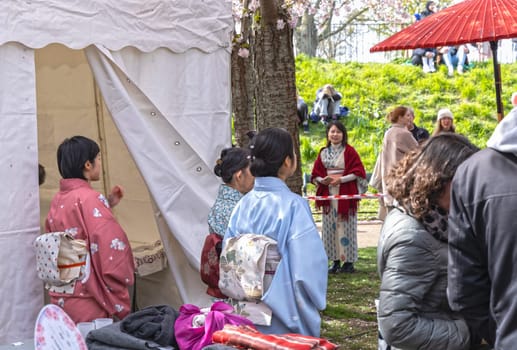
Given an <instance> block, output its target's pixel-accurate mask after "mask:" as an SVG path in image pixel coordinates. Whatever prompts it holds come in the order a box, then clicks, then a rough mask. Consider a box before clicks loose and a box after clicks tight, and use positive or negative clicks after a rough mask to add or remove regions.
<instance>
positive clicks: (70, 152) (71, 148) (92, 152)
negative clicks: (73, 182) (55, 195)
mask: <svg viewBox="0 0 517 350" xmlns="http://www.w3.org/2000/svg"><path fill="white" fill-rule="evenodd" d="M99 152H100V148H99V145H98V144H97V143H96V142H95V141H93V140H91V139H89V138H87V137H84V136H73V137H71V138H69V139H65V140H64V141H63V142H62V143H61V144H60V145H59V147H58V148H57V167H58V169H59V173H60V174H61V176H62V177H63V179H83V180H86V178H85V177H84V174H83V172H84V165H85V164H86V162H87V161H90V163H92V164H95V158H97V155H98V154H99Z"/></svg>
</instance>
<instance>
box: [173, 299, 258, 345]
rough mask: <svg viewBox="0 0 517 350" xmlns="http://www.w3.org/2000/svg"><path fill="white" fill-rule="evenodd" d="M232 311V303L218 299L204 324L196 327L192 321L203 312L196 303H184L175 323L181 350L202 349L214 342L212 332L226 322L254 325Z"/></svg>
mask: <svg viewBox="0 0 517 350" xmlns="http://www.w3.org/2000/svg"><path fill="white" fill-rule="evenodd" d="M232 312H233V307H232V306H231V305H228V304H226V303H225V302H222V301H217V302H215V303H213V304H212V307H211V308H210V311H209V312H208V313H207V314H206V318H205V324H204V326H201V327H195V326H193V325H192V321H193V320H194V318H195V317H196V316H198V315H203V312H202V311H201V309H200V308H199V307H197V306H196V305H192V304H185V305H182V306H181V307H180V309H179V313H180V315H179V316H178V318H177V319H176V322H175V323H174V330H175V336H176V342H177V343H178V346H179V348H180V350H201V349H202V348H203V347H205V346H206V345H210V344H212V334H213V333H214V332H215V331H218V330H221V329H223V328H224V325H225V324H232V325H237V326H238V325H242V324H244V325H248V326H251V327H254V326H253V323H252V322H251V321H250V320H248V319H247V318H245V317H243V316H240V315H235V314H232Z"/></svg>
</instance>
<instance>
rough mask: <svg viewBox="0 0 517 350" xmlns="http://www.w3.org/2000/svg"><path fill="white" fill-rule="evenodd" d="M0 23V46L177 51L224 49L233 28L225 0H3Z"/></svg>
mask: <svg viewBox="0 0 517 350" xmlns="http://www.w3.org/2000/svg"><path fill="white" fill-rule="evenodd" d="M0 23H2V30H1V31H0V44H4V43H6V42H9V41H15V42H19V43H22V44H24V45H26V46H28V47H31V48H41V47H44V46H46V45H48V44H51V43H60V44H63V45H65V46H67V47H70V48H72V49H82V48H85V47H86V46H88V45H92V44H97V45H102V46H105V47H107V48H108V49H110V50H120V49H122V48H124V47H126V46H131V47H135V48H137V49H138V50H140V51H144V52H150V51H153V50H155V49H157V48H159V47H163V48H168V49H169V50H171V51H173V52H176V53H181V52H185V51H187V50H189V49H192V48H195V49H198V50H201V51H203V52H206V53H209V52H214V51H216V50H219V49H220V48H225V49H226V50H229V48H230V32H231V30H232V26H231V25H229V24H231V23H232V17H231V1H229V0H219V1H213V0H206V1H203V0H145V1H142V0H88V1H85V0H66V1H65V0H30V1H20V0H2V1H0Z"/></svg>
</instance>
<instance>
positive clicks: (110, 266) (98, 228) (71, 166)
mask: <svg viewBox="0 0 517 350" xmlns="http://www.w3.org/2000/svg"><path fill="white" fill-rule="evenodd" d="M57 163H58V168H59V172H60V174H61V176H62V177H63V179H61V181H60V189H59V192H58V193H57V194H56V196H55V197H54V198H53V199H52V202H51V205H50V211H49V213H48V215H47V220H46V222H45V229H46V231H47V232H59V231H61V232H62V231H66V232H69V233H70V234H72V235H73V236H74V238H76V239H82V240H85V241H86V245H87V248H88V255H87V258H86V265H85V266H84V267H83V268H82V271H81V272H82V274H81V277H80V278H79V279H77V280H76V281H74V282H72V283H70V284H68V285H65V286H63V287H51V288H50V290H49V295H50V301H51V303H52V304H56V305H59V306H60V307H61V308H63V309H64V310H65V312H66V313H67V314H68V315H69V316H70V317H71V318H72V320H74V322H76V323H78V322H86V321H92V320H94V319H96V318H105V317H109V318H111V317H115V318H118V319H122V318H124V317H125V316H126V315H127V314H128V313H129V312H130V310H131V308H130V299H129V292H128V287H129V286H131V285H132V284H133V283H134V262H133V255H132V252H131V247H130V246H129V241H128V238H127V236H126V234H125V232H124V230H123V229H122V227H121V226H120V225H119V223H118V222H117V220H116V219H115V217H114V216H113V213H112V212H111V209H110V206H114V205H116V204H117V203H118V202H119V201H120V199H121V198H122V196H123V193H122V189H121V188H120V187H118V186H115V187H114V188H113V190H112V192H111V194H110V196H109V197H108V199H106V198H105V197H104V196H103V195H102V194H101V193H99V192H97V191H95V190H94V189H93V188H92V187H91V186H90V182H91V181H98V180H99V178H100V173H101V169H102V162H101V158H100V149H99V146H98V145H97V143H95V142H94V141H92V140H90V139H88V138H86V137H83V136H74V137H72V138H70V139H66V140H64V141H63V143H61V145H60V146H59V148H58V150H57Z"/></svg>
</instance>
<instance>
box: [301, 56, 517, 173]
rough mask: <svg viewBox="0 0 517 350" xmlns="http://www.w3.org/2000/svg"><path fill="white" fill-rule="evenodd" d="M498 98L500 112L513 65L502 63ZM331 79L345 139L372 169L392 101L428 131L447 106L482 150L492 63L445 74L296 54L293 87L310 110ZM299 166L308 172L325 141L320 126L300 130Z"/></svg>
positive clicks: (489, 119) (515, 80) (515, 77)
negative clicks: (342, 115)
mask: <svg viewBox="0 0 517 350" xmlns="http://www.w3.org/2000/svg"><path fill="white" fill-rule="evenodd" d="M501 76H502V101H503V106H504V111H505V113H508V112H509V111H510V109H511V107H512V106H511V104H510V96H511V95H512V92H513V91H514V90H513V87H514V86H516V85H517V64H501ZM327 83H331V84H333V85H334V86H335V88H336V89H337V90H338V91H339V92H340V93H341V94H342V95H343V99H342V103H341V104H342V105H344V106H347V107H348V108H349V109H350V114H349V116H348V117H347V118H346V119H345V120H344V124H345V126H346V128H347V131H348V139H349V143H350V144H351V145H352V146H353V147H354V148H355V149H356V150H357V152H358V153H359V155H360V156H361V159H362V161H363V164H364V166H365V168H366V171H367V172H371V171H372V169H373V166H374V165H375V160H376V158H377V155H378V153H379V150H380V147H381V144H382V138H383V135H384V132H385V131H386V129H387V128H388V127H389V124H388V122H387V121H386V119H385V116H386V114H387V113H388V112H389V111H390V110H391V109H392V108H393V107H395V106H397V105H406V106H411V107H413V109H414V110H415V115H416V120H415V121H416V123H417V125H418V126H421V127H424V128H426V129H427V130H428V131H429V132H431V131H432V130H433V128H434V124H435V121H436V114H437V112H438V110H439V109H440V108H444V107H447V108H450V109H451V110H452V112H453V114H454V124H455V125H456V130H457V132H458V133H461V134H464V135H466V136H467V137H468V138H469V139H470V140H471V141H472V142H473V143H474V144H476V145H477V146H479V147H482V148H484V147H485V145H486V141H487V140H488V138H489V137H490V135H491V134H492V132H493V130H494V128H495V126H496V124H497V118H496V106H495V88H494V75H493V67H492V62H490V61H488V62H483V63H477V64H476V65H475V66H473V67H471V68H470V69H469V70H468V71H467V72H466V73H465V74H464V75H461V76H460V75H455V76H454V77H453V78H448V77H447V69H446V67H445V66H443V65H441V66H439V69H438V72H436V73H434V74H424V73H423V72H422V69H421V68H420V67H415V66H412V65H408V64H400V63H386V64H380V63H356V62H349V63H338V62H334V61H327V60H323V59H319V58H307V57H304V56H303V55H300V56H297V57H296V86H297V89H298V91H299V93H300V95H301V96H302V97H303V98H304V100H305V102H307V104H308V105H309V111H311V110H312V103H313V102H314V98H315V92H316V90H317V89H318V88H320V87H321V86H323V85H324V84H327ZM300 145H301V149H300V152H301V157H302V170H303V171H304V172H308V173H310V171H311V168H312V164H313V162H314V159H315V158H316V156H317V154H318V151H319V149H320V148H321V147H323V146H324V145H325V129H324V127H323V126H322V125H321V124H316V123H310V133H309V134H303V133H301V134H300Z"/></svg>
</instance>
